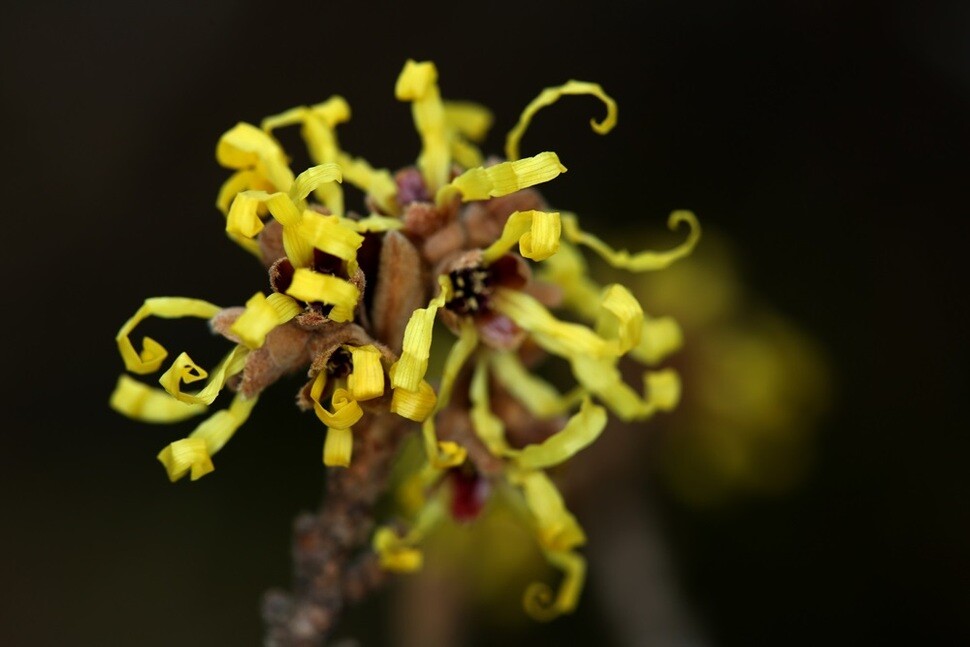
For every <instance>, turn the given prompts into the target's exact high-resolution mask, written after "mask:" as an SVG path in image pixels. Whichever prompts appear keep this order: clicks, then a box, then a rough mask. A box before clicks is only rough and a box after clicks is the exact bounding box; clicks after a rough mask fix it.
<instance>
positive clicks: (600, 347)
mask: <svg viewBox="0 0 970 647" xmlns="http://www.w3.org/2000/svg"><path fill="white" fill-rule="evenodd" d="M492 307H493V309H494V310H496V311H498V312H500V313H502V314H504V315H505V316H507V317H508V318H509V319H511V320H512V321H514V322H515V324H516V325H517V326H519V327H520V328H522V329H523V330H526V331H528V332H529V333H531V334H532V338H533V339H534V340H535V341H536V343H538V344H539V345H540V346H542V348H544V349H546V350H547V351H549V352H550V353H553V354H554V355H559V356H561V357H567V358H568V357H574V356H577V355H583V356H590V357H615V356H617V355H619V354H620V353H619V345H618V343H617V342H616V340H608V339H603V338H602V337H600V336H599V335H597V334H596V333H595V332H593V331H592V330H590V329H589V328H587V327H586V326H583V325H580V324H576V323H571V322H566V321H560V320H558V319H556V318H555V317H554V316H553V315H552V314H551V313H550V312H549V311H548V310H546V308H545V306H543V305H542V304H541V303H539V302H538V301H537V300H536V299H535V298H533V297H531V296H529V295H528V294H525V293H524V292H520V291H518V290H509V289H505V288H500V289H498V290H496V292H495V295H494V296H493V299H492Z"/></svg>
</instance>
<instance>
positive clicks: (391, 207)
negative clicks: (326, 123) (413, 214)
mask: <svg viewBox="0 0 970 647" xmlns="http://www.w3.org/2000/svg"><path fill="white" fill-rule="evenodd" d="M337 163H338V164H340V168H342V169H343V172H344V179H346V180H347V182H349V183H350V184H353V185H354V186H355V187H357V188H359V189H361V190H362V191H364V192H366V193H367V195H368V196H370V197H371V199H373V200H374V202H375V203H376V204H377V206H378V207H380V208H381V210H382V211H383V212H384V213H389V214H391V215H396V214H397V213H398V212H399V211H400V208H399V207H398V204H397V183H396V182H394V177H393V176H392V175H391V173H390V171H388V170H387V169H383V168H382V169H375V168H373V167H372V166H371V165H370V164H368V163H367V161H366V160H364V159H362V158H360V157H350V156H349V155H345V154H341V155H340V156H339V157H338V159H337Z"/></svg>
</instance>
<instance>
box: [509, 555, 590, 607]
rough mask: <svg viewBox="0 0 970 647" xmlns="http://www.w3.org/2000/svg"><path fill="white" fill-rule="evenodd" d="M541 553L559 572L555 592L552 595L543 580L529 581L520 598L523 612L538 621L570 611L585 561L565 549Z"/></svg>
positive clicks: (583, 571) (574, 601)
mask: <svg viewBox="0 0 970 647" xmlns="http://www.w3.org/2000/svg"><path fill="white" fill-rule="evenodd" d="M545 555H546V559H547V560H548V561H549V563H550V564H552V565H553V566H555V567H556V568H558V569H559V570H560V571H562V573H563V579H562V582H560V584H559V591H558V592H557V593H555V594H553V592H552V589H551V588H550V587H549V585H548V584H546V583H545V582H533V583H532V584H530V585H529V587H528V588H527V589H526V590H525V595H524V596H523V600H522V603H523V606H524V607H525V611H526V613H528V614H529V615H530V616H532V617H533V618H535V619H536V620H539V621H541V622H548V621H549V620H553V619H555V618H557V617H558V616H560V615H562V614H564V613H570V612H571V611H573V610H574V609H575V608H576V604H577V603H578V602H579V595H580V593H582V590H583V583H584V582H585V580H586V560H585V559H583V557H582V556H581V555H579V554H577V553H575V552H569V551H566V552H552V551H546V552H545Z"/></svg>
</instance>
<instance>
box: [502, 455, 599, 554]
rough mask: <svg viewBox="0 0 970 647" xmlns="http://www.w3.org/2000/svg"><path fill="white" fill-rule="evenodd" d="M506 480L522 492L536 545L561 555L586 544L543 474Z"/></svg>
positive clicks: (572, 517) (521, 473)
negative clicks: (534, 532)
mask: <svg viewBox="0 0 970 647" xmlns="http://www.w3.org/2000/svg"><path fill="white" fill-rule="evenodd" d="M510 480H512V482H513V483H515V484H516V485H518V486H519V487H520V488H522V494H523V495H524V496H525V502H526V505H527V506H528V507H529V510H530V511H531V512H532V516H533V519H534V521H535V524H536V535H537V538H538V539H539V545H540V546H542V548H543V549H544V550H548V551H552V552H564V551H569V550H572V549H573V548H575V547H577V546H579V545H581V544H583V543H585V542H586V535H585V534H584V533H583V529H582V528H581V527H580V525H579V523H578V522H577V521H576V518H575V517H574V516H573V515H572V513H570V512H569V510H567V509H566V504H565V503H564V502H563V498H562V495H561V494H560V493H559V490H558V489H557V488H556V486H555V484H553V482H552V480H551V479H550V478H549V477H548V476H547V475H546V473H545V472H542V471H525V472H518V473H514V474H511V475H510Z"/></svg>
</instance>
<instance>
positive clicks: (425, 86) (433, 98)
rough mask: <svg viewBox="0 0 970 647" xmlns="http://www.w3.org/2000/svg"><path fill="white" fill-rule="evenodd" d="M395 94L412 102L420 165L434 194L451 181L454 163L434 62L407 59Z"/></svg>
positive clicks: (429, 188) (398, 97)
mask: <svg viewBox="0 0 970 647" xmlns="http://www.w3.org/2000/svg"><path fill="white" fill-rule="evenodd" d="M394 96H395V97H397V99H398V100H400V101H410V102H411V113H412V115H413V117H414V126H415V128H416V129H417V131H418V134H420V135H421V143H422V148H421V155H420V156H418V168H419V169H420V170H421V174H422V175H423V176H424V181H425V183H426V184H427V187H428V192H429V193H434V192H436V191H437V190H438V188H439V187H442V186H444V185H445V184H446V183H447V182H448V175H449V171H450V165H451V156H450V151H449V144H448V137H447V133H446V129H447V124H446V122H445V110H444V105H443V103H442V101H441V94H440V92H439V91H438V70H437V68H436V67H435V65H434V63H431V62H430V61H424V62H420V63H419V62H417V61H414V60H411V59H408V61H407V62H406V63H405V64H404V69H403V70H402V71H401V74H400V76H398V78H397V83H396V85H395V86H394Z"/></svg>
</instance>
